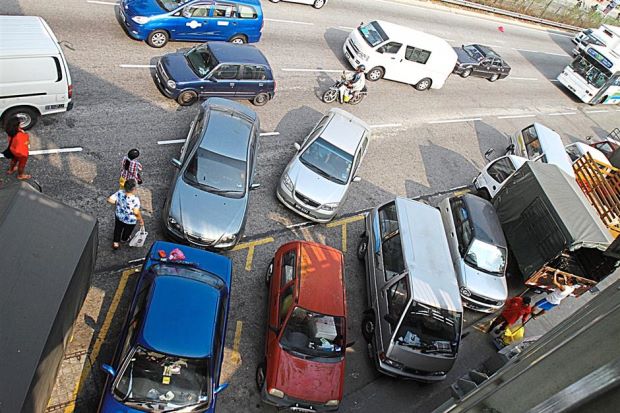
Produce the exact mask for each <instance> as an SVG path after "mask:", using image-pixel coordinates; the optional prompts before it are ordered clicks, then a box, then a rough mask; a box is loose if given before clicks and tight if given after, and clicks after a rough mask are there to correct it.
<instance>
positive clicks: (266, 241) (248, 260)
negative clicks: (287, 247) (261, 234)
mask: <svg viewBox="0 0 620 413" xmlns="http://www.w3.org/2000/svg"><path fill="white" fill-rule="evenodd" d="M270 242H273V238H272V237H266V238H261V239H257V240H254V241H248V242H242V243H241V244H237V246H235V247H234V248H233V249H232V250H231V251H239V250H242V249H246V248H247V250H248V255H247V257H246V259H245V270H246V271H251V270H252V260H253V259H254V248H255V247H257V246H259V245H263V244H269V243H270Z"/></svg>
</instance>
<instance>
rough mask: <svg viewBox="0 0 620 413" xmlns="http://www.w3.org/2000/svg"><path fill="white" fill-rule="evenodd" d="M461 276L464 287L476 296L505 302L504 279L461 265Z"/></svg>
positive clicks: (506, 288) (505, 288)
mask: <svg viewBox="0 0 620 413" xmlns="http://www.w3.org/2000/svg"><path fill="white" fill-rule="evenodd" d="M462 276H463V283H464V286H465V287H467V289H468V290H469V291H471V292H472V293H474V294H476V295H481V296H483V297H487V298H490V299H491V300H497V301H505V300H506V298H507V297H508V287H507V286H506V277H505V276H502V277H498V276H496V275H491V274H487V273H486V272H483V271H479V270H477V269H475V268H472V267H470V266H469V265H467V264H465V263H463V268H462Z"/></svg>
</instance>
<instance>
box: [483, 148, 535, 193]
mask: <svg viewBox="0 0 620 413" xmlns="http://www.w3.org/2000/svg"><path fill="white" fill-rule="evenodd" d="M526 162H527V158H523V157H522V156H517V155H504V156H500V157H499V158H497V159H494V160H492V161H491V162H489V163H488V164H487V166H485V167H484V169H483V170H482V171H480V173H479V174H478V176H477V177H476V178H475V179H474V187H476V189H477V190H478V191H481V192H483V193H484V195H485V197H486V198H488V199H492V198H493V197H495V194H497V193H498V192H499V190H500V189H502V186H504V182H506V179H508V178H509V177H510V176H511V175H512V174H513V173H514V172H515V171H516V170H517V169H519V168H520V167H521V165H523V164H524V163H526ZM487 194H488V195H487Z"/></svg>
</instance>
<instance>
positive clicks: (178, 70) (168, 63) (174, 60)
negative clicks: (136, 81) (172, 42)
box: [160, 53, 199, 83]
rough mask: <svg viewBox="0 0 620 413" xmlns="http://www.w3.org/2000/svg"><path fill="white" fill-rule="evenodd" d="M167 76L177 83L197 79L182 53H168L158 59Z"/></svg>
mask: <svg viewBox="0 0 620 413" xmlns="http://www.w3.org/2000/svg"><path fill="white" fill-rule="evenodd" d="M160 62H161V65H162V66H163V68H164V70H165V71H166V74H167V75H168V77H169V78H170V79H172V80H174V81H175V82H177V83H183V82H192V81H196V80H198V79H199V77H198V76H197V75H196V73H194V71H193V70H192V68H191V67H189V63H188V62H187V59H186V58H185V54H183V53H170V54H167V55H165V56H163V57H162V58H161V59H160Z"/></svg>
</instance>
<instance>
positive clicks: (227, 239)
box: [219, 235, 237, 244]
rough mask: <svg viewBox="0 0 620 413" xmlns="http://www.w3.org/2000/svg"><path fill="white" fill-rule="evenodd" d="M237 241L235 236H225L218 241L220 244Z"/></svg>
mask: <svg viewBox="0 0 620 413" xmlns="http://www.w3.org/2000/svg"><path fill="white" fill-rule="evenodd" d="M236 239H237V236H236V235H225V236H223V237H222V238H221V239H220V242H219V243H220V244H232V243H233V242H235V240H236Z"/></svg>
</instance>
